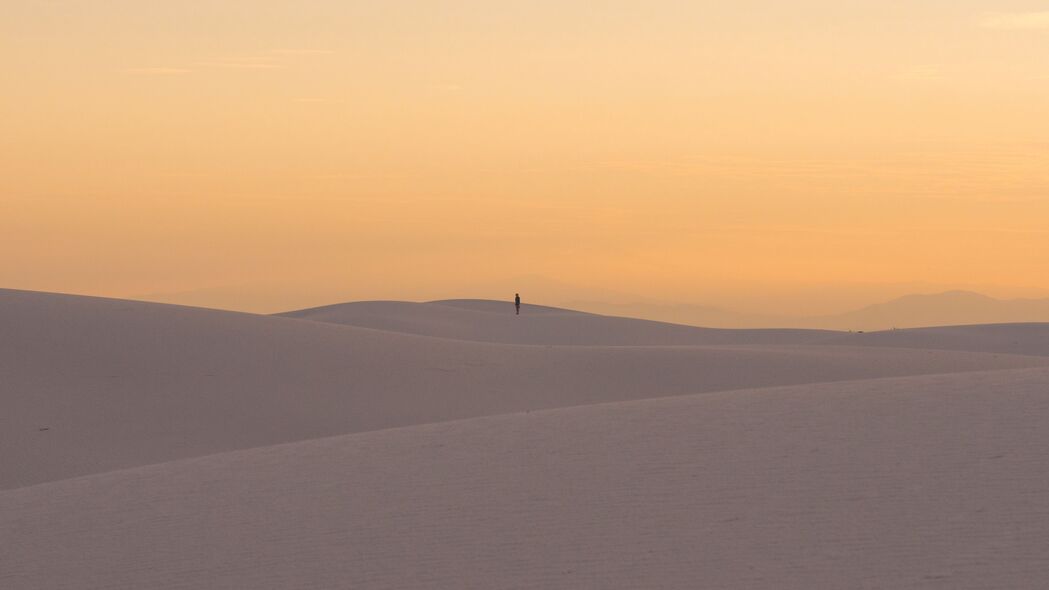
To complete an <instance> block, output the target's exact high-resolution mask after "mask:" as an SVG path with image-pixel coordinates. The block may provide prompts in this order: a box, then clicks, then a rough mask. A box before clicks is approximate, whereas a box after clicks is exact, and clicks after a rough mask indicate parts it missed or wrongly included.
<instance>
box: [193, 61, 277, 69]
mask: <svg viewBox="0 0 1049 590" xmlns="http://www.w3.org/2000/svg"><path fill="white" fill-rule="evenodd" d="M196 65H197V66H199V67H202V68H225V69H233V70H278V69H281V68H283V67H284V64H278V63H267V62H250V61H205V62H200V63H198V64H196Z"/></svg>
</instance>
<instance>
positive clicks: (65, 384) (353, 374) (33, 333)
mask: <svg viewBox="0 0 1049 590" xmlns="http://www.w3.org/2000/svg"><path fill="white" fill-rule="evenodd" d="M0 329H2V330H3V333H4V334H5V338H4V339H3V340H0V371H2V374H3V376H4V388H3V393H2V395H3V401H4V408H5V411H4V412H3V413H0V461H2V463H3V464H4V465H5V466H6V468H5V469H4V470H3V471H0V489H2V488H12V487H19V486H25V485H31V484H34V483H40V482H45V481H54V480H59V479H64V478H68V477H75V476H78V475H85V474H89V473H94V472H99V471H109V470H113V469H120V468H126V467H133V466H136V465H145V464H150V463H157V462H164V461H169V460H172V459H179V458H186V457H192V456H198V455H205V454H211V453H216V452H221V451H229V450H235V449H243V448H251V447H259V446H265V445H270V444H276V443H284V442H292V441H296V440H302V439H309V438H317V437H323V436H332V435H337V434H346V433H353V432H364V431H368V430H377V429H381V428H389V427H396V426H407V425H413V424H424V423H427V422H438V421H446V420H454V419H459V418H469V417H476V416H484V415H492V414H501V413H509V412H518V411H525V410H538V409H546V408H555V407H566V406H573V405H583V404H591V403H601V402H610V401H623V400H629V399H641V398H651V397H661V396H666V395H683V394H692V393H699V392H711V391H719V390H726V389H745V388H752V387H762V386H776V385H788V384H799V383H811V382H819V381H843V380H852V379H861V378H875V377H887V376H900V375H916V374H930V373H949V372H957V371H975V370H988V369H1011V368H1022V367H1033V366H1040V365H1044V364H1049V360H1047V359H1044V358H1038V357H1025V356H1017V355H986V354H976V353H969V352H954V351H948V352H945V351H933V350H930V351H921V352H919V353H915V352H914V351H906V350H897V349H892V348H876V349H875V348H863V347H855V346H838V347H831V346H807V345H780V346H774V345H754V346H744V345H734V346H526V345H504V344H493V343H483V342H468V341H456V340H447V339H437V338H430V337H425V336H416V335H406V334H400V333H393V332H384V331H378V330H374V329H365V328H358V327H352V326H339V325H329V324H324V323H319V322H312V321H303V320H295V319H288V318H273V317H267V316H259V315H252V314H240V313H232V312H220V311H213V310H203V309H197V308H186V307H178V306H169V305H159V304H149V303H136V302H128V301H119V300H106V299H95V298H81V297H73V296H59V295H44V294H32V293H19V292H5V293H0ZM42 429H46V430H42Z"/></svg>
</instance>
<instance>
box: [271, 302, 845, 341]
mask: <svg viewBox="0 0 1049 590" xmlns="http://www.w3.org/2000/svg"><path fill="white" fill-rule="evenodd" d="M279 315H281V316H283V317H293V318H298V319H308V320H313V321H318V322H327V323H333V324H345V325H351V326H360V327H364V328H375V329H379V330H388V331H393V332H402V333H406V334H419V335H424V336H435V337H441V338H454V339H456V340H475V341H480V342H499V343H503V344H572V345H605V346H632V345H633V346H637V345H661V344H665V345H673V344H697V345H710V344H719V345H720V344H808V343H813V342H817V341H819V340H821V339H823V338H826V337H828V336H832V335H835V334H836V333H835V332H829V331H823V330H791V329H783V330H760V329H759V330H726V329H717V328H697V327H694V326H682V325H678V324H668V323H664V322H654V321H650V320H641V319H635V318H623V317H615V316H604V315H597V314H591V313H585V312H581V311H573V310H568V309H558V308H554V307H544V306H539V305H527V304H526V305H522V306H521V315H520V316H517V315H515V314H514V307H513V304H512V303H504V302H500V301H489V300H476V299H461V300H447V301H433V302H429V303H410V302H405V301H360V302H352V303H341V304H337V305H329V306H325V307H317V308H313V309H303V310H298V311H292V312H287V313H283V314H279Z"/></svg>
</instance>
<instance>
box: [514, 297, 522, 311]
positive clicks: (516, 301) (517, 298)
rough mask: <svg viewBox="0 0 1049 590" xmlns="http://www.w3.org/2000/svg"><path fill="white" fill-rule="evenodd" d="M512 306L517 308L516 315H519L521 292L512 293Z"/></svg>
mask: <svg viewBox="0 0 1049 590" xmlns="http://www.w3.org/2000/svg"><path fill="white" fill-rule="evenodd" d="M514 307H515V308H517V315H521V294H520V293H514Z"/></svg>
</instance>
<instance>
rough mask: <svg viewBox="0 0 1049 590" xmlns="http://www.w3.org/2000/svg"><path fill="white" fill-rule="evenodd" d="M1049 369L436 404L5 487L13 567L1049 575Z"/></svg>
mask: <svg viewBox="0 0 1049 590" xmlns="http://www.w3.org/2000/svg"><path fill="white" fill-rule="evenodd" d="M1047 391H1049V370H1046V369H1044V368H1043V369H1032V370H1018V371H995V372H983V373H969V374H964V375H962V374H958V375H940V376H922V377H906V378H896V379H878V380H867V381H861V382H850V383H828V384H815V385H803V386H793V387H787V388H777V389H766V390H757V391H753V390H752V391H734V392H725V393H715V394H706V395H693V396H680V397H675V398H666V399H658V400H641V401H634V402H625V403H616V404H604V405H591V406H586V407H575V408H566V409H558V410H551V411H545V412H538V413H530V414H525V413H519V414H513V415H504V416H496V417H485V418H476V419H471V420H465V421H456V422H449V423H442V424H430V425H421V426H415V427H410V428H404V429H394V430H384V431H379V432H370V433H363V434H357V435H349V436H342V437H336V438H329V439H323V440H314V441H306V442H300V443H296V444H290V445H280V446H273V447H267V448H259V449H252V450H246V451H238V452H232V453H225V454H220V455H214V456H208V457H201V458H195V459H190V460H185V461H179V462H173V463H167V464H161V465H152V466H147V467H141V468H137V469H133V470H126V471H118V472H112V473H107V474H98V475H93V476H88V477H84V478H76V479H69V480H65V481H60V482H54V483H49V484H43V485H39V486H34V487H29V488H23V489H17V490H8V491H6V492H0V547H2V548H3V549H2V551H3V553H2V563H3V568H0V586H3V587H11V588H16V587H17V588H25V589H35V588H41V589H42V588H47V589H65V588H78V589H93V588H113V587H119V588H124V587H127V588H132V587H134V588H200V587H211V588H329V587H354V588H406V589H411V588H503V587H514V588H573V589H575V588H697V587H700V588H712V589H717V588H726V589H727V588H755V589H765V588H767V589H777V590H792V589H797V590H809V589H811V588H893V589H896V590H901V589H910V588H951V589H955V590H958V589H960V590H965V589H978V588H980V589H982V588H1036V587H1041V586H1042V585H1043V584H1044V581H1045V580H1046V579H1049V543H1046V542H1045V541H1046V531H1047V530H1049V511H1046V510H1045V506H1047V505H1049V456H1047V452H1049V451H1047V449H1049V430H1047V429H1046V428H1045V424H1046V423H1047V422H1049V395H1047V393H1046V392H1047Z"/></svg>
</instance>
